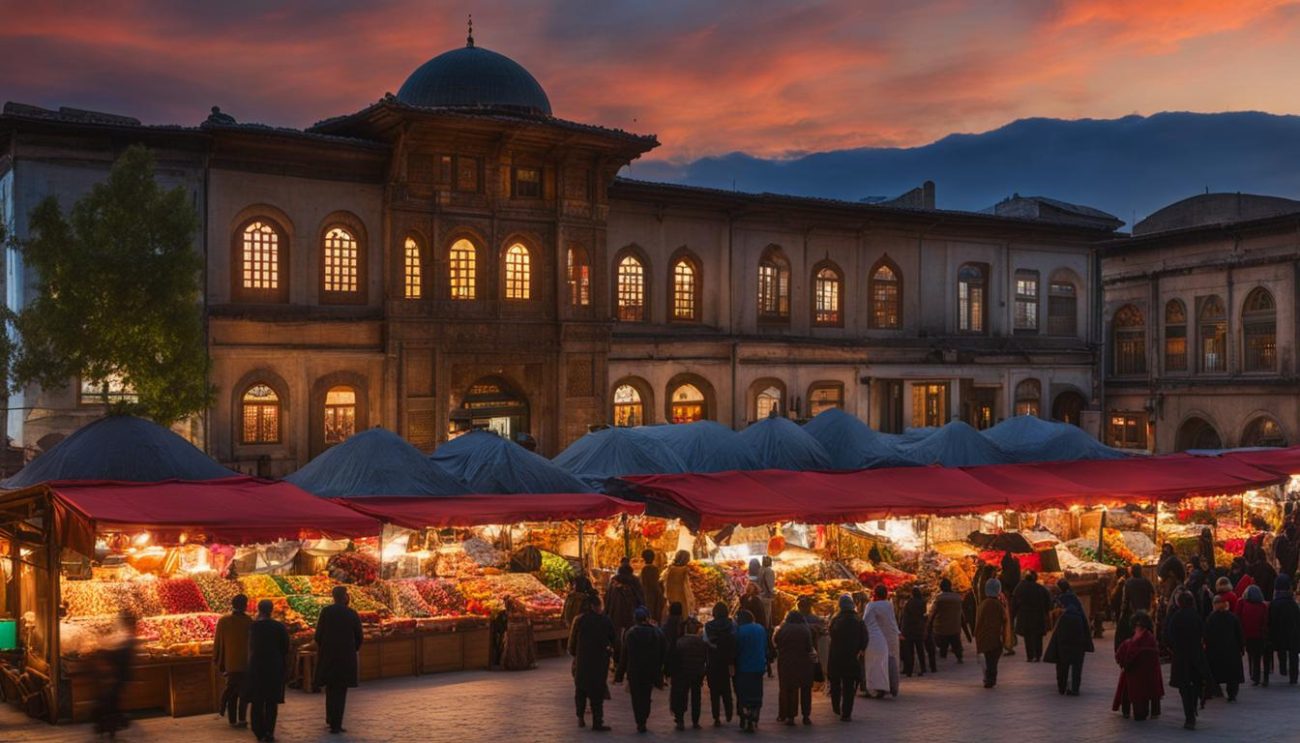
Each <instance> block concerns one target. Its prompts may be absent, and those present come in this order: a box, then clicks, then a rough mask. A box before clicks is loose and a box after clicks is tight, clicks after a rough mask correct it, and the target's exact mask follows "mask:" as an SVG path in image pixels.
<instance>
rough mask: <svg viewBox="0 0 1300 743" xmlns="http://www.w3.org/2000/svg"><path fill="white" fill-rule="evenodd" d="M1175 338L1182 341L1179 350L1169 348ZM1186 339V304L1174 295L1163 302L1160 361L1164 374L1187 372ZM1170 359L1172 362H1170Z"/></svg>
mask: <svg viewBox="0 0 1300 743" xmlns="http://www.w3.org/2000/svg"><path fill="white" fill-rule="evenodd" d="M1175 331H1176V332H1175ZM1175 339H1177V340H1180V341H1181V342H1182V350H1181V351H1178V352H1176V351H1173V350H1171V345H1172V344H1173V342H1174V340H1175ZM1187 340H1188V339H1187V305H1186V304H1185V303H1184V302H1183V300H1181V299H1179V298H1177V297H1174V298H1172V299H1170V300H1168V301H1166V302H1165V326H1164V333H1163V337H1162V338H1161V357H1162V358H1161V361H1162V363H1163V364H1164V372H1165V374H1186V373H1187V372H1188V363H1187V362H1188V353H1187V351H1188V348H1187ZM1179 356H1181V359H1179ZM1171 361H1173V362H1174V363H1172V364H1171V363H1170V362H1171Z"/></svg>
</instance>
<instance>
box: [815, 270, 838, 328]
mask: <svg viewBox="0 0 1300 743" xmlns="http://www.w3.org/2000/svg"><path fill="white" fill-rule="evenodd" d="M813 324H814V325H832V326H838V325H841V324H843V317H842V315H841V314H840V274H839V272H838V271H836V270H835V269H833V268H831V267H829V266H826V267H823V268H821V269H819V270H818V271H817V275H816V277H815V278H814V280H813Z"/></svg>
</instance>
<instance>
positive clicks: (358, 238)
mask: <svg viewBox="0 0 1300 743" xmlns="http://www.w3.org/2000/svg"><path fill="white" fill-rule="evenodd" d="M336 230H338V231H342V232H344V233H345V234H347V235H348V236H349V237H351V238H352V244H353V249H354V251H355V254H354V256H353V260H354V261H356V268H355V276H354V277H353V279H354V280H355V281H356V289H353V290H346V289H344V290H337V289H329V288H328V284H327V281H328V273H327V267H326V266H327V263H328V260H329V256H328V251H329V249H330V248H329V244H328V241H329V239H330V235H331V234H333V233H334V232H335V231H336ZM316 244H317V247H318V252H317V255H319V256H320V261H319V263H318V267H319V281H317V284H316V289H317V291H318V292H319V293H320V303H321V304H365V303H366V280H367V279H366V276H367V274H366V261H367V259H368V253H367V250H366V232H365V230H364V229H363V228H362V225H361V222H360V220H358V219H356V218H355V217H352V215H350V214H337V215H331V217H330V218H329V219H327V220H326V221H325V223H324V224H323V225H322V226H321V230H320V237H319V239H318V240H317V243H316Z"/></svg>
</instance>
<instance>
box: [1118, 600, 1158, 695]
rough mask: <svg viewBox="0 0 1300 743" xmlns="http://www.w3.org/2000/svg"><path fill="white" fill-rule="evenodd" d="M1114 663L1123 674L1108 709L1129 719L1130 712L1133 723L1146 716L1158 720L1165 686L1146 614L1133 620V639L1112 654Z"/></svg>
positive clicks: (1142, 613)
mask: <svg viewBox="0 0 1300 743" xmlns="http://www.w3.org/2000/svg"><path fill="white" fill-rule="evenodd" d="M1115 662H1116V663H1119V666H1120V668H1121V669H1122V670H1121V671H1120V674H1119V686H1118V687H1116V689H1115V701H1114V702H1113V703H1112V705H1111V709H1112V710H1116V709H1117V710H1120V711H1121V712H1122V713H1123V715H1124V716H1125V717H1128V716H1129V710H1130V708H1131V709H1132V712H1133V719H1134V720H1145V719H1147V716H1148V715H1150V716H1151V717H1159V716H1160V698H1161V697H1163V696H1164V695H1165V684H1164V680H1163V679H1162V678H1161V673H1160V648H1159V647H1157V646H1156V637H1155V634H1154V627H1153V625H1152V624H1151V617H1150V615H1148V614H1147V613H1146V612H1138V613H1137V614H1135V615H1134V616H1133V636H1132V637H1130V638H1129V639H1127V640H1125V641H1124V642H1123V643H1121V644H1120V646H1119V649H1117V650H1116V651H1115Z"/></svg>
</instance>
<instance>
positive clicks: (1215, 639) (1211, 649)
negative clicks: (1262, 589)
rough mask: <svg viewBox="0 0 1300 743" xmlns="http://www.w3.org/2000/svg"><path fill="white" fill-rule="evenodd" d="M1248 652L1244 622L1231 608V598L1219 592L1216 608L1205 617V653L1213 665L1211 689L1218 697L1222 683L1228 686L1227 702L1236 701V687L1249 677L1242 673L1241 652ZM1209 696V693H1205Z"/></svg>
mask: <svg viewBox="0 0 1300 743" xmlns="http://www.w3.org/2000/svg"><path fill="white" fill-rule="evenodd" d="M1245 651H1246V637H1245V635H1244V633H1243V632H1242V630H1241V621H1240V620H1238V619H1237V617H1236V615H1234V614H1233V613H1232V612H1230V611H1228V597H1227V596H1225V595H1224V594H1219V595H1217V596H1215V597H1214V610H1213V611H1211V612H1210V616H1209V618H1208V619H1206V620H1205V656H1206V660H1208V661H1209V664H1210V674H1211V675H1212V676H1213V677H1214V678H1213V680H1212V681H1211V684H1212V685H1213V686H1212V688H1207V689H1206V691H1207V692H1209V691H1214V692H1215V694H1214V695H1215V696H1217V695H1218V694H1217V690H1218V686H1219V684H1223V685H1224V686H1226V687H1227V691H1228V701H1229V702H1235V701H1237V689H1238V688H1239V687H1240V686H1241V682H1243V681H1245V680H1246V676H1245V674H1243V673H1242V672H1241V654H1242V653H1244V652H1245ZM1206 696H1210V695H1209V694H1206Z"/></svg>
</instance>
